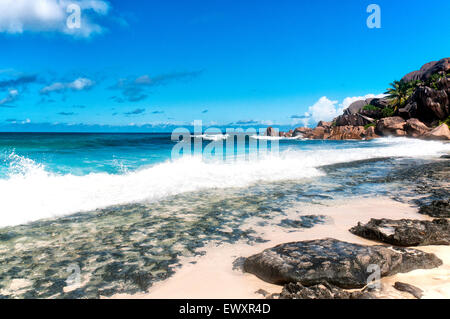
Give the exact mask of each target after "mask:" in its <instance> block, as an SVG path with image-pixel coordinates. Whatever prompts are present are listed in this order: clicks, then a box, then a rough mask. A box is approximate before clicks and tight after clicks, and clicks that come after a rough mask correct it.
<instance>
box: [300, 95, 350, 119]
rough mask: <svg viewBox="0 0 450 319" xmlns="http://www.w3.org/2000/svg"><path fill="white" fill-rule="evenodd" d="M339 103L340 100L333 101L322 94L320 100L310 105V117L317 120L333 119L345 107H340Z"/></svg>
mask: <svg viewBox="0 0 450 319" xmlns="http://www.w3.org/2000/svg"><path fill="white" fill-rule="evenodd" d="M337 104H338V101H331V100H329V99H328V98H327V97H326V96H322V97H321V98H320V99H319V101H317V102H316V103H315V104H314V105H312V106H310V107H309V109H308V113H309V114H310V118H311V119H312V120H313V121H315V122H318V121H331V120H332V119H334V118H335V117H336V116H338V115H341V114H342V111H343V108H342V107H341V108H340V107H339V106H338V105H337Z"/></svg>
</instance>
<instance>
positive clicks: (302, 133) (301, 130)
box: [292, 127, 313, 137]
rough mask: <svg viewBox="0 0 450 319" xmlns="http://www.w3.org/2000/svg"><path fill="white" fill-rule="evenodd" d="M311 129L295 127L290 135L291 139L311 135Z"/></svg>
mask: <svg viewBox="0 0 450 319" xmlns="http://www.w3.org/2000/svg"><path fill="white" fill-rule="evenodd" d="M312 130H313V129H312V128H309V127H297V128H296V129H295V130H294V133H292V137H298V136H300V137H304V136H305V135H307V134H309V133H311V131H312Z"/></svg>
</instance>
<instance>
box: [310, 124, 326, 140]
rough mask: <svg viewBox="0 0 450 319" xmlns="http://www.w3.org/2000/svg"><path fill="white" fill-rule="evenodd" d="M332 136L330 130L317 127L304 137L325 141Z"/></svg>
mask: <svg viewBox="0 0 450 319" xmlns="http://www.w3.org/2000/svg"><path fill="white" fill-rule="evenodd" d="M329 136H330V128H329V127H323V126H317V127H316V128H315V129H313V130H311V131H310V132H308V133H306V134H305V135H304V137H306V138H310V139H314V140H325V139H327V138H328V137H329Z"/></svg>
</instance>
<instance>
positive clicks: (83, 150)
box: [0, 133, 450, 298]
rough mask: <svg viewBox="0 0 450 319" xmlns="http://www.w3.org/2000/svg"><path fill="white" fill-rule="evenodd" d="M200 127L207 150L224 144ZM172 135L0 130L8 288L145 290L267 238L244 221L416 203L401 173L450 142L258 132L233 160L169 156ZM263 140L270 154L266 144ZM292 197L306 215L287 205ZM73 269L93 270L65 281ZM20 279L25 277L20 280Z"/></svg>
mask: <svg viewBox="0 0 450 319" xmlns="http://www.w3.org/2000/svg"><path fill="white" fill-rule="evenodd" d="M204 137H205V138H206V140H203V142H201V143H200V146H201V149H202V150H203V151H206V150H209V148H208V147H209V146H208V145H210V143H211V142H214V141H215V142H218V141H223V142H224V145H225V144H226V140H227V136H219V137H217V136H204ZM228 138H230V137H228ZM194 140H195V138H192V141H194ZM177 143H178V142H177V141H173V140H172V139H171V135H170V134H169V133H158V134H57V133H23V134H20V133H14V134H13V133H1V134H0V244H1V245H0V296H7V297H11V296H12V297H25V298H27V297H32V298H34V297H39V298H41V297H42V298H43V297H56V298H63V297H67V298H74V297H75V298H78V297H94V298H95V297H99V296H108V295H113V294H115V293H135V292H139V291H145V290H146V289H148V288H149V287H150V286H151V285H152V284H153V283H155V282H157V281H161V280H163V279H166V278H167V277H169V276H171V275H172V274H173V273H174V272H175V271H176V269H177V267H179V266H180V263H179V259H180V257H186V256H195V255H198V254H200V255H201V254H202V247H204V246H205V245H207V244H208V243H211V242H216V243H234V242H238V241H246V242H248V243H252V242H261V241H264V236H262V235H261V234H260V233H258V231H257V230H256V228H255V229H252V227H247V226H246V227H243V225H244V224H248V222H249V221H252V222H253V224H254V225H258V226H261V227H283V228H285V229H287V231H289V229H298V228H308V227H314V225H315V224H318V223H323V222H326V220H324V219H323V218H322V217H321V216H311V215H308V211H307V209H306V207H308V205H323V204H324V203H325V202H327V203H329V202H330V201H333V200H345V199H346V198H353V197H358V198H361V197H363V198H364V197H369V196H370V197H374V196H388V197H391V198H395V199H396V200H399V201H405V202H407V201H410V200H413V199H414V198H415V196H416V194H415V192H414V191H413V188H414V185H413V181H409V180H408V178H405V177H402V178H395V173H396V172H398V171H400V170H405V169H409V170H411V169H412V170H414V168H415V167H419V166H420V165H423V164H426V163H433V162H436V161H439V157H440V156H441V155H443V154H448V153H449V152H450V143H444V142H437V141H422V140H417V139H408V138H381V139H376V140H370V141H321V140H320V141H319V140H302V139H288V138H286V139H272V140H265V139H261V138H259V139H258V138H255V137H250V138H247V139H246V141H245V143H244V144H243V146H242V147H233V148H232V150H231V151H228V152H227V150H228V149H227V148H224V149H223V153H224V156H220V157H219V156H212V155H211V154H210V155H211V156H204V157H202V156H201V155H199V154H195V153H194V154H193V155H191V156H184V157H181V158H177V159H174V158H173V157H172V150H173V148H174V146H175V145H177ZM255 143H256V144H255ZM265 143H267V144H268V145H269V148H272V150H274V151H273V152H268V153H264V152H260V151H261V150H262V148H260V146H261V145H265ZM275 145H276V147H275ZM224 147H225V146H224ZM216 152H217V151H216ZM219 154H220V153H219ZM213 155H214V154H213ZM224 159H226V160H224ZM292 207H297V208H298V209H297V210H296V213H295V214H297V216H296V215H295V214H294V216H292V215H289V216H287V215H286V211H287V209H288V208H292ZM302 207H305V209H303V208H302ZM71 265H72V266H73V265H76V267H78V268H77V269H79V271H81V272H82V273H83V274H85V276H84V277H83V278H84V279H83V284H82V285H80V286H79V287H78V288H76V289H72V290H71V289H69V290H67V288H65V287H66V286H67V282H66V280H67V271H68V267H69V268H70V267H71ZM17 278H22V279H23V280H24V281H23V282H22V283H21V285H19V286H18V287H16V286H17V285H11V282H12V281H13V280H14V279H17Z"/></svg>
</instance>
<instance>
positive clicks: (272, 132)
mask: <svg viewBox="0 0 450 319" xmlns="http://www.w3.org/2000/svg"><path fill="white" fill-rule="evenodd" d="M266 136H272V137H276V136H279V131H278V129H274V128H273V127H271V126H269V127H268V128H267V129H266Z"/></svg>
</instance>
